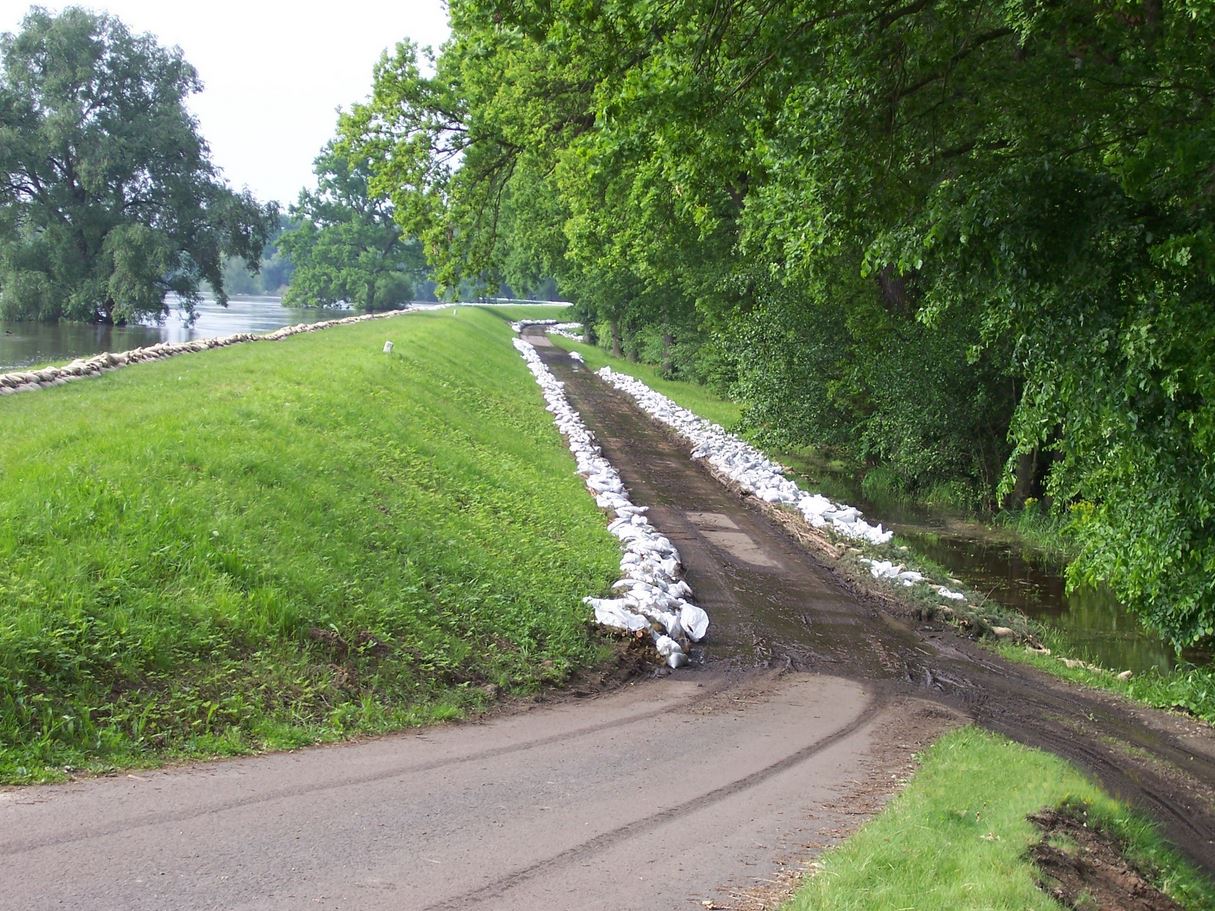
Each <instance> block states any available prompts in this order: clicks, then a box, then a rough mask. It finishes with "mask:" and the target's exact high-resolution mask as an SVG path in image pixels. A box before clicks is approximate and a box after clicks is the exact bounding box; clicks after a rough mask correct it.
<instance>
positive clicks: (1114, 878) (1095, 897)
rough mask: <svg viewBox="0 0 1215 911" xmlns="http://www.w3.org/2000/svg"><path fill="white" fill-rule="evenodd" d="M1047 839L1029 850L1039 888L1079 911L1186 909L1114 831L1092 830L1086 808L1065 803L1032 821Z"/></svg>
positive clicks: (1177, 910) (1160, 910) (1168, 910)
mask: <svg viewBox="0 0 1215 911" xmlns="http://www.w3.org/2000/svg"><path fill="white" fill-rule="evenodd" d="M1029 820H1030V822H1032V823H1033V824H1034V825H1035V826H1037V827H1038V828H1039V829H1041V830H1042V840H1041V841H1040V842H1038V843H1037V844H1036V845H1033V846H1031V847H1030V849H1029V858H1030V860H1032V861H1033V862H1034V864H1035V865H1036V866H1037V868H1038V885H1039V887H1040V888H1041V889H1042V891H1043V892H1045V893H1046V894H1047V895H1049V896H1050V897H1051V898H1053V899H1054V900H1055V901H1057V902H1059V903H1060V904H1061V905H1063V906H1065V907H1067V908H1074V909H1076V911H1124V909H1125V911H1182V906H1181V905H1179V904H1177V903H1176V902H1175V901H1173V900H1172V899H1171V898H1169V897H1168V896H1167V895H1165V894H1164V893H1163V892H1161V891H1160V890H1159V889H1157V888H1156V887H1155V886H1153V885H1152V884H1151V883H1150V882H1148V880H1147V877H1146V876H1144V874H1143V873H1142V872H1140V870H1139V869H1138V868H1136V867H1135V866H1134V865H1133V864H1131V863H1130V862H1129V861H1128V860H1127V859H1126V858H1125V857H1124V856H1123V854H1122V846H1121V845H1120V844H1119V842H1118V840H1117V838H1115V837H1114V836H1113V835H1112V834H1110V833H1109V832H1106V831H1104V830H1103V829H1101V828H1099V827H1097V826H1090V824H1089V819H1088V813H1087V811H1086V809H1085V808H1084V807H1083V806H1073V805H1065V806H1063V807H1060V808H1058V809H1052V810H1043V811H1042V812H1040V813H1035V814H1034V815H1033V816H1030V817H1029Z"/></svg>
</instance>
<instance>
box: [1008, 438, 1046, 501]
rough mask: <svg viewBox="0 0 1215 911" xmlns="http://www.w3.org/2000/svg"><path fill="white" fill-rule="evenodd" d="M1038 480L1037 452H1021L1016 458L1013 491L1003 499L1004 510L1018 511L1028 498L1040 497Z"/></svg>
mask: <svg viewBox="0 0 1215 911" xmlns="http://www.w3.org/2000/svg"><path fill="white" fill-rule="evenodd" d="M1041 493H1042V488H1041V484H1040V483H1039V478H1038V450H1037V449H1034V450H1033V451H1032V452H1023V453H1021V454H1020V455H1019V456H1017V467H1016V474H1015V480H1014V481H1013V489H1012V490H1011V491H1010V492H1009V494H1008V496H1007V497H1005V499H1004V507H1005V509H1020V508H1021V507H1022V506H1024V505H1025V501H1026V500H1028V499H1029V498H1030V497H1037V496H1040V495H1041Z"/></svg>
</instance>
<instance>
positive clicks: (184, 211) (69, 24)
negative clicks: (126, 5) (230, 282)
mask: <svg viewBox="0 0 1215 911" xmlns="http://www.w3.org/2000/svg"><path fill="white" fill-rule="evenodd" d="M200 88H201V83H200V81H199V78H198V75H197V73H196V72H195V70H194V68H193V67H191V66H190V65H189V64H188V63H187V62H186V61H185V60H184V59H183V58H182V54H181V51H180V50H179V49H177V48H173V49H165V48H162V47H160V46H159V45H158V44H157V43H156V41H155V39H154V38H153V37H152V36H150V35H136V34H132V33H131V32H130V30H128V29H127V27H126V26H125V25H123V24H122V22H120V21H119V20H118V19H116V18H114V17H112V16H108V15H104V14H95V13H91V12H88V11H86V10H83V9H78V8H68V9H65V10H64V11H63V12H62V13H60V14H59V15H57V16H56V15H52V14H50V13H48V12H47V11H46V10H43V9H40V8H37V7H35V8H33V9H32V10H31V11H30V12H29V14H28V15H27V16H26V17H25V19H24V21H23V22H22V25H21V29H20V31H18V32H16V33H10V34H5V35H3V36H0V314H2V315H4V316H5V317H8V318H18V319H58V318H64V319H72V320H88V321H99V322H125V321H127V320H131V319H136V318H139V317H147V316H152V317H159V316H162V315H164V314H165V313H167V307H166V304H165V296H166V294H168V293H170V292H173V293H175V294H177V295H179V296H180V297H181V298H182V299H183V300H184V301H185V302H186V304H187V305H191V304H192V303H193V302H194V301H195V300H197V294H198V288H199V285H200V283H201V282H204V281H205V282H206V283H207V284H208V285H209V286H210V287H211V288H212V289H213V290H214V292H215V294H216V296H217V298H218V299H219V300H220V301H221V302H223V301H224V300H225V297H224V287H225V286H224V276H223V265H224V258H225V255H229V254H231V255H236V256H239V257H241V258H242V259H244V260H245V261H246V262H247V263H248V264H249V266H250V267H253V266H255V265H256V263H257V260H258V257H259V256H260V253H261V250H262V246H263V244H264V243H265V240H266V237H267V236H268V234H269V233H270V231H271V230H272V229H273V227H274V224H275V212H276V209H275V207H274V206H273V205H268V206H263V205H260V204H259V203H258V202H257V201H256V200H255V199H254V198H253V197H252V195H251V194H250V193H249V192H248V191H245V192H239V193H238V192H235V191H233V190H232V189H230V188H229V187H228V186H227V184H226V183H225V182H224V181H223V180H222V177H221V175H220V174H219V172H218V170H217V169H216V167H215V166H214V165H213V164H212V162H211V159H210V151H209V149H208V147H207V145H206V143H205V142H204V141H203V140H202V138H201V137H200V136H199V135H198V130H197V124H196V122H195V121H194V118H193V117H192V116H191V115H190V113H189V111H188V110H187V109H186V107H185V100H186V98H187V97H188V96H189V95H191V94H192V93H194V92H197V91H199V89H200Z"/></svg>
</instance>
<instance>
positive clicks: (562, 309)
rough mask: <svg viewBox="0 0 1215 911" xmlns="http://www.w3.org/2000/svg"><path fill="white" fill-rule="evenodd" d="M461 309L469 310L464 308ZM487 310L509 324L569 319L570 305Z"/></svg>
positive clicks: (511, 306)
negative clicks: (516, 321) (526, 320)
mask: <svg viewBox="0 0 1215 911" xmlns="http://www.w3.org/2000/svg"><path fill="white" fill-rule="evenodd" d="M461 309H467V308H466V307H462V308H461ZM485 310H486V311H487V312H489V313H493V314H494V315H495V316H497V317H499V318H500V319H504V320H506V321H507V322H514V321H515V320H525V319H534V320H542V319H567V318H568V317H569V312H570V308H569V305H568V304H561V305H557V306H548V305H547V304H494V305H493V306H487V307H485Z"/></svg>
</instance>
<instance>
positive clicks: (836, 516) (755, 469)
mask: <svg viewBox="0 0 1215 911" xmlns="http://www.w3.org/2000/svg"><path fill="white" fill-rule="evenodd" d="M598 375H599V376H600V377H601V378H602V379H603V380H604V381H605V382H607V383H608V384H609V385H611V386H613V387H615V388H616V389H619V390H621V391H622V392H625V393H627V394H628V395H630V396H631V397H632V398H633V400H634V401H636V402H637V404H638V405H639V406H640V407H641V410H642V411H644V412H645V413H646V414H648V415H650V416H651V417H652V418H654V419H655V420H657V421H658V422H659V423H662V424H665V425H666V426H667V427H670V428H671V429H672V430H674V431H675V432H676V433H677V434H678V435H679V436H680V437H682V438H683V439H684V440H686V441H687V442H688V443H690V444H691V445H692V458H694V459H705V460H706V461H707V462H709V464H711V465H712V466H713V468H714V469H715V470H716V471H717V472H718V473H719V474H721V475H724V476H725V477H727V478H729V479H730V480H731V481H733V482H734V483H736V484H737V485H738V486H739V487H741V488H742V489H743V490H745V491H746V492H747V493H750V494H753V495H754V496H756V497H758V498H759V499H761V500H764V501H765V502H767V503H779V504H784V505H786V506H790V507H792V508H793V509H795V510H797V511H798V512H799V513H801V515H802V517H803V518H804V519H805V520H806V521H807V522H808V523H809V524H810V525H811V526H813V527H814V528H829V529H830V530H831V531H833V532H835V533H836V534H839V535H842V536H844V537H846V538H854V539H857V540H862V541H867V542H869V543H870V544H885V543H886V542H888V541H889V540H890V538H891V537H892V535H893V533H892V532H890V531H887V530H885V529H883V528H882V526H881V525H870V524H869V523H868V522H866V521H865V520H864V519H863V518H862V517H861V511H860V510H859V509H857V508H856V507H855V506H844V505H841V504H839V503H835V502H832V501H831V500H829V499H827V498H826V497H824V496H823V495H822V494H817V493H815V494H811V493H806V492H805V491H804V490H802V489H801V488H800V487H798V486H797V484H795V483H794V482H793V481H790V480H789V479H788V478H786V477H785V475H784V471H785V469H784V467H783V466H781V465H778V464H777V463H776V462H773V461H772V460H771V459H769V458H768V457H767V456H765V455H764V454H763V453H761V452H760V451H759V450H758V449H756V448H755V447H754V446H752V445H751V444H750V443H747V442H745V441H743V440H741V439H739V438H738V437H736V436H735V435H734V434H732V433H727V432H726V431H725V430H723V429H722V428H721V427H719V426H718V425H717V424H714V423H712V422H711V421H706V420H705V419H704V418H701V417H697V416H696V415H695V414H693V413H692V412H690V411H688V410H687V409H686V408H681V407H680V406H678V405H676V404H675V403H674V402H672V401H671V400H670V399H669V398H667V397H666V396H665V395H662V394H661V393H658V392H655V391H654V390H653V389H651V388H650V387H649V386H647V385H646V384H645V383H643V382H641V380H638V379H636V378H635V377H631V376H628V375H627V374H624V373H617V372H616V371H615V370H613V369H612V368H611V367H604V368H602V369H601V370H599V371H598Z"/></svg>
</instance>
